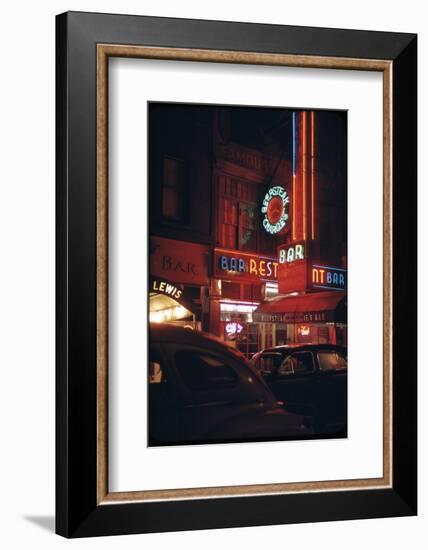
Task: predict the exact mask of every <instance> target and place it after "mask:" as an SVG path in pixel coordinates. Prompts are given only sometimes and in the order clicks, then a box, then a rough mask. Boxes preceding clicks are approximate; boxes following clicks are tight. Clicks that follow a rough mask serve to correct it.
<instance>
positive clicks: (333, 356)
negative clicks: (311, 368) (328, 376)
mask: <svg viewBox="0 0 428 550" xmlns="http://www.w3.org/2000/svg"><path fill="white" fill-rule="evenodd" d="M317 355H318V363H319V366H320V370H322V371H336V370H346V369H347V368H348V362H347V360H346V357H345V356H344V355H342V354H341V353H338V352H337V351H328V350H326V351H319V352H318V354H317Z"/></svg>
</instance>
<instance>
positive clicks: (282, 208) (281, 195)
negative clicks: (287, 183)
mask: <svg viewBox="0 0 428 550" xmlns="http://www.w3.org/2000/svg"><path fill="white" fill-rule="evenodd" d="M289 202H290V197H289V196H288V195H287V191H286V190H285V189H284V188H283V187H281V186H280V185H275V186H274V187H271V188H270V189H269V191H268V192H267V193H266V195H265V197H264V199H263V203H262V208H261V212H262V214H264V218H263V227H264V228H265V230H266V231H267V232H268V233H270V234H271V235H279V234H280V233H282V232H284V231H285V230H286V229H287V221H288V212H287V210H288V204H289Z"/></svg>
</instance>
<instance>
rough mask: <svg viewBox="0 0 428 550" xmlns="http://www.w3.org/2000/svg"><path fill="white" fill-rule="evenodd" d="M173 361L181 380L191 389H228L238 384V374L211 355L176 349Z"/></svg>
mask: <svg viewBox="0 0 428 550" xmlns="http://www.w3.org/2000/svg"><path fill="white" fill-rule="evenodd" d="M175 363H176V366H177V370H178V372H179V374H180V376H181V378H182V380H183V382H184V383H185V385H186V386H187V387H188V388H189V389H190V390H192V391H209V390H218V389H230V388H234V387H235V386H236V385H237V384H238V375H237V374H236V373H235V371H234V370H233V368H232V367H230V366H228V365H225V364H224V362H223V360H222V359H220V358H218V357H215V356H213V355H207V354H205V353H201V352H198V351H178V352H177V353H176V354H175Z"/></svg>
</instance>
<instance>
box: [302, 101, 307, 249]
mask: <svg viewBox="0 0 428 550" xmlns="http://www.w3.org/2000/svg"><path fill="white" fill-rule="evenodd" d="M302 126H303V129H302V192H303V240H305V239H306V163H307V158H306V111H303V120H302Z"/></svg>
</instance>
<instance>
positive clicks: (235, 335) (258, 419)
mask: <svg viewBox="0 0 428 550" xmlns="http://www.w3.org/2000/svg"><path fill="white" fill-rule="evenodd" d="M148 120H149V127H148V147H149V150H148V158H149V165H148V170H149V173H148V179H149V189H148V213H147V217H148V221H147V223H148V235H149V237H148V238H149V247H148V252H149V258H148V262H149V279H148V286H149V289H148V291H149V300H148V312H147V315H148V320H149V324H148V325H149V329H148V330H149V351H148V353H149V368H148V382H147V392H148V433H149V440H148V444H149V446H165V445H189V444H214V443H223V444H224V443H241V442H262V441H263V442H266V441H279V440H281V441H283V440H301V439H318V438H319V439H326V438H335V439H336V438H346V437H347V426H348V417H347V408H348V407H347V405H348V404H347V392H348V382H347V381H348V378H347V355H348V354H347V255H348V254H347V112H346V111H332V110H328V111H327V110H325V111H324V110H310V109H307V108H280V107H249V106H235V105H205V104H183V103H159V102H150V103H149V104H148Z"/></svg>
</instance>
